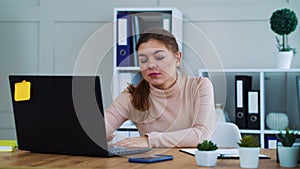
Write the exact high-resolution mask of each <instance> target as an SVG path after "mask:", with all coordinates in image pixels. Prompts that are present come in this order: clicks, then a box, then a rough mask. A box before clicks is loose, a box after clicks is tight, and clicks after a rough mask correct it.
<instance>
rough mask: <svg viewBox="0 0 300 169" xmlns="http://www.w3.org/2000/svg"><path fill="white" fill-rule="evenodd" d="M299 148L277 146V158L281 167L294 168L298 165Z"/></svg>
mask: <svg viewBox="0 0 300 169" xmlns="http://www.w3.org/2000/svg"><path fill="white" fill-rule="evenodd" d="M298 154H299V147H298V146H292V147H284V146H278V158H279V164H280V166H281V167H296V166H297V164H298Z"/></svg>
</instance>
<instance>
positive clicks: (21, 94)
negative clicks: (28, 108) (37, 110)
mask: <svg viewBox="0 0 300 169" xmlns="http://www.w3.org/2000/svg"><path fill="white" fill-rule="evenodd" d="M30 85H31V84H30V82H27V81H26V80H23V81H22V82H19V83H15V101H26V100H29V99H30Z"/></svg>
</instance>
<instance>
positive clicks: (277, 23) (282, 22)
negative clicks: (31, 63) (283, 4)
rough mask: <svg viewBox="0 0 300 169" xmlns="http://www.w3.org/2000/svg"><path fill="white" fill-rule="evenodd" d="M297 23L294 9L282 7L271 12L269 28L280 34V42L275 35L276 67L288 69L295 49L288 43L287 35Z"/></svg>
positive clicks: (293, 29)
mask: <svg viewBox="0 0 300 169" xmlns="http://www.w3.org/2000/svg"><path fill="white" fill-rule="evenodd" d="M297 24H298V18H297V16H296V14H295V12H294V11H292V10H290V9H287V8H284V9H280V10H276V11H275V12H273V14H272V16H271V18H270V25H271V29H272V30H273V31H274V32H275V33H276V34H278V35H280V36H282V40H281V41H282V42H280V40H279V39H278V37H276V42H277V45H276V46H277V48H278V50H279V53H278V54H277V55H278V62H277V63H278V68H281V69H289V68H290V65H291V60H292V57H293V56H294V54H295V52H296V50H295V49H294V48H291V47H290V46H289V44H288V35H289V34H290V33H292V32H293V31H295V29H296V27H297Z"/></svg>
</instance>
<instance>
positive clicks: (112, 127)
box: [104, 92, 130, 137]
mask: <svg viewBox="0 0 300 169" xmlns="http://www.w3.org/2000/svg"><path fill="white" fill-rule="evenodd" d="M128 102H129V103H130V100H129V95H128V93H126V92H123V93H121V95H119V96H118V97H117V98H116V99H115V100H114V101H113V103H112V104H111V105H110V106H109V107H108V108H107V109H106V110H105V112H104V119H105V127H106V134H107V137H110V136H111V135H112V134H113V133H114V132H115V131H116V130H117V129H118V128H119V127H120V126H121V125H122V124H123V123H124V122H125V121H126V120H127V119H128Z"/></svg>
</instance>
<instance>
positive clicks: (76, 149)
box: [9, 75, 109, 157]
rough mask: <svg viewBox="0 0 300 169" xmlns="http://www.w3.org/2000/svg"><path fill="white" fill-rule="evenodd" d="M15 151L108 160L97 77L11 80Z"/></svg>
mask: <svg viewBox="0 0 300 169" xmlns="http://www.w3.org/2000/svg"><path fill="white" fill-rule="evenodd" d="M9 81H10V88H11V98H12V103H13V111H14V118H15V125H16V133H17V141H18V147H19V149H22V150H27V151H31V152H37V153H54V154H69V155H84V156H103V157H105V156H108V155H109V153H108V152H107V141H106V131H105V124H104V117H103V102H102V97H101V87H100V78H99V77H98V76H44V75H34V76H33V75H10V76H9Z"/></svg>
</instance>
